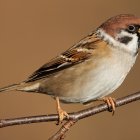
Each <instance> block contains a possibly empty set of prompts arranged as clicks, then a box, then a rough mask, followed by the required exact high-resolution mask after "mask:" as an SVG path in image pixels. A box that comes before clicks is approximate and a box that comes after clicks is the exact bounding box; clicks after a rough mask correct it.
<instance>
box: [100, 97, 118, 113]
mask: <svg viewBox="0 0 140 140" xmlns="http://www.w3.org/2000/svg"><path fill="white" fill-rule="evenodd" d="M101 100H102V101H104V102H105V103H107V105H108V109H109V111H110V112H112V115H114V113H115V109H116V107H115V105H116V101H115V98H112V97H103V98H102V99H101Z"/></svg>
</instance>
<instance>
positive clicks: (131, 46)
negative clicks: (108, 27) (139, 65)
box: [97, 29, 138, 54]
mask: <svg viewBox="0 0 140 140" xmlns="http://www.w3.org/2000/svg"><path fill="white" fill-rule="evenodd" d="M97 34H99V36H100V37H102V38H103V40H104V41H106V42H108V43H109V44H110V45H112V46H114V47H118V48H120V49H123V50H125V51H126V52H129V53H131V54H136V52H137V50H138V37H137V35H136V34H131V33H128V32H126V31H121V32H120V33H119V34H118V35H117V36H116V38H115V39H114V38H113V37H112V36H110V35H109V34H107V33H106V32H105V31H104V30H102V29H98V30H97ZM125 36H128V37H130V38H132V39H131V40H130V41H129V42H128V44H127V45H126V44H124V43H121V42H120V41H119V40H118V39H119V38H121V37H125Z"/></svg>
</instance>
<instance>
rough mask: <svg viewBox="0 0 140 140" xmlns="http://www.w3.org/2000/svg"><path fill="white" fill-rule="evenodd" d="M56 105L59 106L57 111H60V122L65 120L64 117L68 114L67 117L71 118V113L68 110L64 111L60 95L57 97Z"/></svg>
mask: <svg viewBox="0 0 140 140" xmlns="http://www.w3.org/2000/svg"><path fill="white" fill-rule="evenodd" d="M56 106H57V112H58V116H59V120H58V124H59V123H60V122H62V121H63V119H64V117H65V116H66V117H67V118H69V115H68V113H67V112H66V111H64V110H63V109H62V108H61V106H60V102H59V97H56Z"/></svg>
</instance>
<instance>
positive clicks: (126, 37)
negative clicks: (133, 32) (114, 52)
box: [118, 36, 133, 45]
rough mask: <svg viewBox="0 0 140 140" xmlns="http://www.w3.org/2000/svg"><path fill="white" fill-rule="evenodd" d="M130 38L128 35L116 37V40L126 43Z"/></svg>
mask: <svg viewBox="0 0 140 140" xmlns="http://www.w3.org/2000/svg"><path fill="white" fill-rule="evenodd" d="M132 39H133V38H132V37H130V36H124V37H121V38H118V41H119V42H121V43H124V44H125V45H127V44H128V43H129V42H130V41H131V40H132Z"/></svg>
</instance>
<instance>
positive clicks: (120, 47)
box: [0, 14, 140, 121]
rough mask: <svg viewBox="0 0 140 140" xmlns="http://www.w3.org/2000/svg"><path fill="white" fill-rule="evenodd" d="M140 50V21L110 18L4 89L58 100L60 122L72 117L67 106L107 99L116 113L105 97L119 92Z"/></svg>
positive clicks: (122, 17) (137, 19)
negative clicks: (69, 115)
mask: <svg viewBox="0 0 140 140" xmlns="http://www.w3.org/2000/svg"><path fill="white" fill-rule="evenodd" d="M139 47H140V18H138V17H135V16H134V15H129V14H124V15H118V16H115V17H112V18H110V19H108V20H107V21H106V22H105V23H103V24H102V25H101V26H99V27H98V28H97V29H96V30H95V31H93V32H91V33H90V34H89V35H88V36H86V37H85V38H83V39H82V40H80V41H79V42H78V43H77V44H75V45H74V46H72V47H71V48H69V49H68V50H67V51H65V52H63V53H61V54H60V55H58V56H57V57H55V58H54V59H52V60H51V61H50V62H48V63H46V64H45V65H43V66H42V67H41V68H40V69H38V70H37V71H35V72H34V73H33V74H32V75H31V76H30V77H29V78H28V79H27V80H25V81H23V82H21V83H19V84H15V85H11V86H8V87H4V88H1V89H0V92H2V91H10V90H18V91H26V92H37V93H43V94H48V95H50V96H52V97H53V98H55V99H56V101H57V108H58V114H59V121H62V120H63V117H64V116H67V117H68V114H67V113H66V112H65V111H63V110H62V109H61V107H60V104H59V100H60V101H62V102H65V103H87V102H91V101H94V100H100V99H102V100H104V101H105V102H107V104H108V106H109V107H110V106H111V108H112V109H113V111H115V105H114V100H113V99H112V98H111V97H105V96H107V95H108V94H110V93H112V92H113V91H114V90H115V89H117V88H118V87H119V86H120V85H121V84H122V82H123V81H124V79H125V77H126V75H127V74H128V72H129V71H130V69H131V68H132V66H133V65H134V63H135V60H136V58H137V55H138V48H139Z"/></svg>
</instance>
